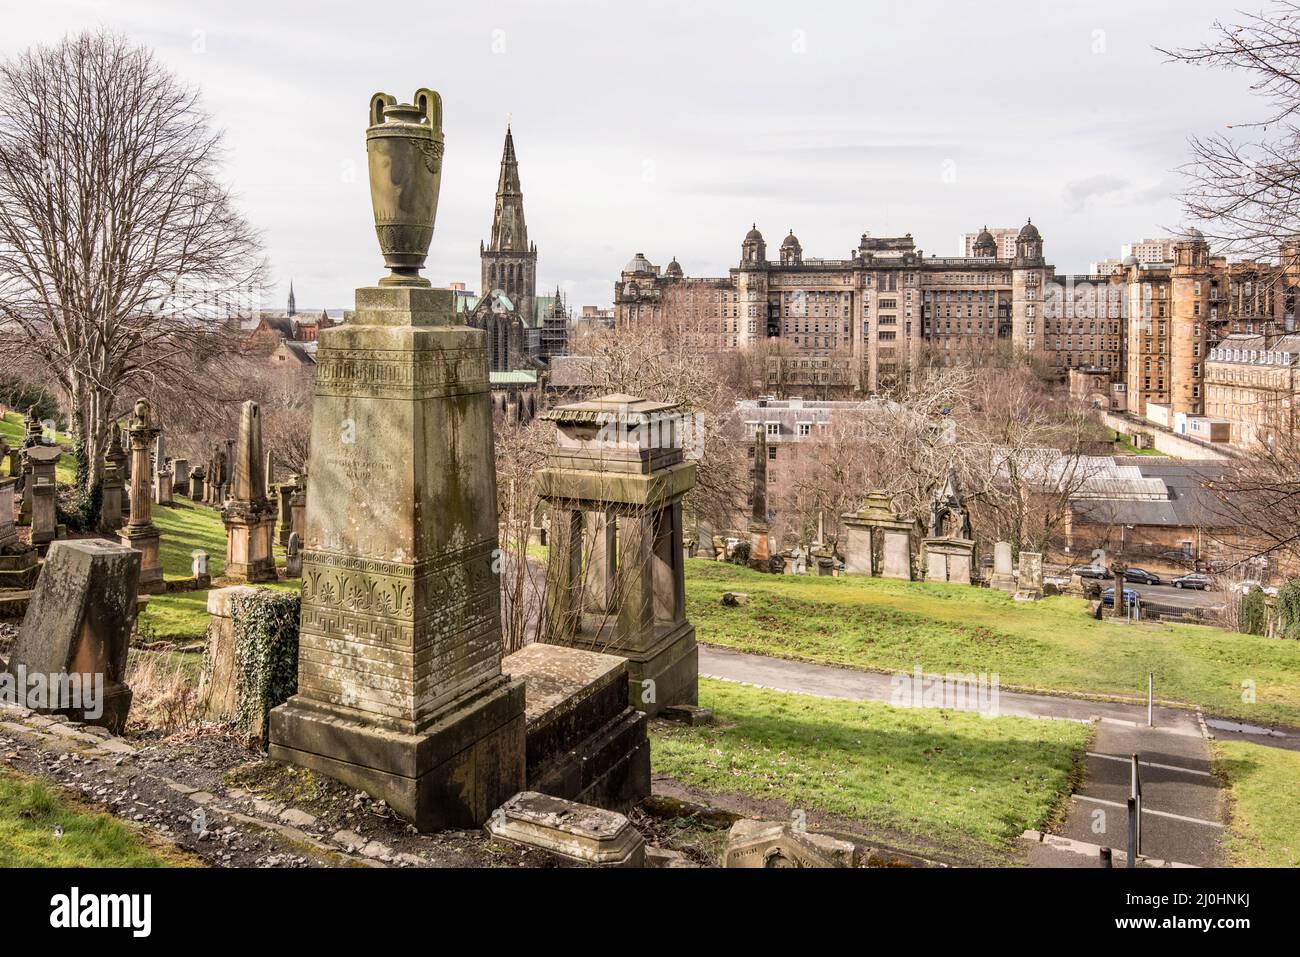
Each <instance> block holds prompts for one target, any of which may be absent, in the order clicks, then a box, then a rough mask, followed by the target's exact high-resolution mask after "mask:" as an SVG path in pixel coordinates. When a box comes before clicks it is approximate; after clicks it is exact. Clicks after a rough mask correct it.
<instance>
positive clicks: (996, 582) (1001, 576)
mask: <svg viewBox="0 0 1300 957" xmlns="http://www.w3.org/2000/svg"><path fill="white" fill-rule="evenodd" d="M989 587H990V588H996V589H997V590H998V591H1005V592H1014V591H1015V590H1016V576H1015V575H1009V574H1006V573H1004V572H994V573H993V575H992V576H991V577H990V578H989Z"/></svg>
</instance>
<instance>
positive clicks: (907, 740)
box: [651, 678, 1092, 852]
mask: <svg viewBox="0 0 1300 957" xmlns="http://www.w3.org/2000/svg"><path fill="white" fill-rule="evenodd" d="M700 704H701V705H703V706H705V707H709V708H713V709H714V712H715V715H716V723H715V724H714V725H711V726H710V725H704V726H700V727H678V726H674V725H668V724H666V723H664V722H656V723H655V724H654V727H653V730H652V738H653V743H652V745H651V754H652V760H653V763H654V770H655V772H656V773H657V774H668V775H671V776H672V777H674V778H676V779H678V780H679V781H682V782H684V783H687V784H691V785H694V786H697V787H701V788H705V789H707V790H710V791H733V792H741V793H744V794H748V795H752V796H754V797H759V798H766V799H776V800H783V801H786V802H788V803H789V804H790V805H791V807H792V808H793V809H804V810H809V811H811V810H816V811H821V812H824V813H827V814H832V815H835V816H838V817H844V818H850V819H853V820H858V821H864V822H867V823H869V824H872V825H876V826H881V827H888V828H892V829H896V830H899V831H904V832H907V833H910V834H915V835H917V836H918V837H925V838H930V839H933V840H937V841H939V842H941V843H942V844H944V845H945V846H949V847H954V848H960V849H963V850H967V851H970V850H974V851H976V852H981V851H982V852H988V851H994V852H1005V851H1006V850H1007V849H1008V848H1009V847H1010V845H1011V842H1012V841H1013V840H1014V839H1015V838H1017V837H1019V836H1020V834H1021V833H1022V832H1024V831H1025V830H1027V829H1030V828H1039V827H1042V826H1044V825H1046V824H1047V822H1048V821H1049V820H1050V819H1052V818H1054V816H1055V815H1056V814H1057V813H1058V812H1059V810H1060V808H1061V802H1062V800H1063V798H1064V795H1065V794H1067V793H1068V792H1069V785H1070V779H1071V774H1072V769H1073V766H1074V760H1075V756H1076V754H1078V753H1081V752H1082V751H1083V750H1084V749H1085V747H1086V745H1087V742H1088V739H1089V737H1090V736H1091V734H1092V728H1091V727H1090V726H1088V725H1083V724H1078V723H1075V722H1072V721H1043V720H1035V719H1031V718H981V717H980V716H979V715H976V714H968V713H963V712H955V711H941V710H936V709H928V708H917V709H911V708H894V707H891V706H889V705H885V704H879V703H876V702H866V701H841V700H836V699H830V698H816V697H811V696H809V695H801V694H791V693H789V692H783V691H771V690H768V689H759V688H751V687H747V686H745V685H739V684H732V683H730V682H725V681H713V680H710V679H707V678H701V679H700Z"/></svg>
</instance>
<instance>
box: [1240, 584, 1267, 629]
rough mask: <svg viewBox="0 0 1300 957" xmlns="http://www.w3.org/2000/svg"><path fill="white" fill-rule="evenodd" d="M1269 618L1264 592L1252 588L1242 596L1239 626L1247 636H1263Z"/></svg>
mask: <svg viewBox="0 0 1300 957" xmlns="http://www.w3.org/2000/svg"><path fill="white" fill-rule="evenodd" d="M1267 616H1268V607H1267V604H1266V602H1265V599H1264V592H1263V590H1262V589H1259V588H1252V589H1251V590H1250V591H1249V592H1247V593H1246V594H1244V595H1242V596H1241V605H1240V606H1239V611H1238V612H1237V619H1238V621H1239V622H1240V625H1239V626H1238V627H1239V628H1240V629H1241V630H1242V631H1243V632H1244V633H1246V634H1247V635H1262V634H1264V627H1265V623H1266V619H1267Z"/></svg>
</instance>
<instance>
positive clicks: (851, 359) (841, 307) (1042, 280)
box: [614, 222, 1119, 397]
mask: <svg viewBox="0 0 1300 957" xmlns="http://www.w3.org/2000/svg"><path fill="white" fill-rule="evenodd" d="M998 252H999V251H998V244H997V241H996V240H995V239H994V237H993V235H992V234H991V233H990V232H989V231H988V230H984V231H981V233H980V234H979V235H978V236H977V238H976V241H975V242H974V243H973V244H972V253H973V255H971V256H956V257H939V256H926V255H924V252H923V251H922V250H919V249H917V248H916V245H915V243H914V242H913V240H912V237H911V235H910V234H908V235H904V236H898V237H873V236H870V235H867V234H863V236H862V238H861V239H860V241H859V243H858V246H857V248H856V249H854V250H852V251H850V253H849V256H848V257H847V258H845V259H813V258H805V257H804V254H803V247H802V246H801V245H800V243H799V240H798V238H797V237H796V236H795V235H794V233H793V231H792V232H791V233H790V234H789V235H788V236H786V237H785V238H784V239H783V240H782V241H781V246H780V250H779V252H778V257H777V259H775V260H771V259H769V258H768V255H767V243H766V242H765V240H764V239H763V235H762V233H760V232H759V231H758V229H757V228H754V229H751V230H750V231H749V233H748V234H746V236H745V238H744V241H743V242H742V243H741V255H740V262H739V264H737V265H736V266H734V267H733V268H732V269H731V270H729V273H728V275H727V276H726V277H725V278H710V279H696V278H687V277H686V276H685V275H684V273H683V270H682V267H681V265H680V264H679V263H678V262H677V261H676V260H675V259H674V260H673V261H672V262H671V263H669V265H668V266H667V268H665V269H664V270H663V271H662V272H661V271H660V269H659V268H658V267H657V266H654V265H652V264H651V263H650V262H649V260H647V259H646V258H645V256H643V255H642V254H640V253H638V254H637V255H636V256H634V257H633V258H632V260H631V261H630V262H629V263H628V264H627V266H626V267H625V268H624V270H623V272H622V274H621V275H620V277H619V282H618V284H617V286H616V287H615V291H614V310H615V321H616V323H617V324H619V325H620V326H624V325H633V324H636V323H639V322H647V321H648V322H668V323H672V324H675V325H676V326H678V327H679V328H680V329H681V330H682V334H683V335H689V336H693V337H694V338H696V339H697V340H698V341H699V343H700V345H701V347H702V348H707V347H712V348H716V349H720V350H725V349H736V348H741V347H748V346H755V345H759V344H763V345H765V346H766V347H767V348H768V349H769V355H768V357H767V374H768V383H769V384H770V385H771V386H773V387H779V388H780V389H782V390H786V389H794V390H805V391H808V392H809V393H811V394H813V395H817V396H819V397H829V396H831V395H834V394H842V393H848V394H862V393H872V392H877V391H884V390H888V389H890V388H892V387H894V386H898V385H901V384H903V383H904V382H905V381H906V379H907V376H908V374H909V373H910V371H911V370H913V369H915V368H916V366H917V364H918V362H919V361H920V360H921V357H922V354H923V352H924V351H926V350H928V351H929V352H930V353H931V356H932V358H933V359H934V360H935V361H938V362H940V363H951V362H953V361H955V360H956V358H957V357H960V356H963V355H968V354H969V352H970V350H971V349H972V348H976V347H978V346H989V345H997V344H999V343H1001V344H1006V345H1011V346H1014V347H1015V348H1017V349H1019V350H1021V351H1024V352H1028V353H1038V354H1042V355H1044V356H1045V357H1046V358H1047V359H1048V361H1049V362H1051V363H1053V364H1055V365H1057V366H1058V367H1059V368H1060V369H1061V372H1062V375H1064V372H1065V370H1066V369H1068V368H1072V367H1074V366H1079V365H1097V364H1102V365H1106V364H1116V363H1117V360H1118V353H1119V330H1118V323H1117V322H1116V323H1110V324H1108V325H1106V324H1104V323H1103V322H1102V320H1101V318H1100V317H1097V316H1094V315H1093V314H1092V313H1091V312H1089V311H1088V310H1087V309H1085V308H1083V307H1080V309H1079V310H1078V316H1079V329H1078V332H1077V333H1076V332H1075V331H1074V325H1075V322H1074V320H1075V317H1076V310H1075V307H1074V304H1073V303H1071V304H1070V305H1069V308H1068V316H1069V320H1068V322H1066V323H1065V324H1062V323H1060V322H1058V323H1054V324H1050V325H1049V324H1048V323H1047V318H1048V316H1049V315H1055V313H1054V312H1052V311H1051V308H1052V307H1051V304H1053V303H1054V302H1055V301H1056V300H1057V299H1060V298H1062V297H1060V296H1058V295H1057V294H1056V293H1055V292H1054V291H1053V290H1054V287H1057V286H1059V284H1060V283H1061V282H1063V281H1064V280H1063V279H1062V278H1058V277H1057V276H1056V275H1055V269H1054V268H1053V267H1052V266H1050V265H1048V264H1047V262H1046V260H1045V259H1044V257H1043V238H1042V236H1041V234H1040V233H1039V231H1038V227H1036V226H1034V225H1033V223H1032V222H1029V223H1026V224H1025V225H1024V226H1023V227H1022V228H1021V229H1020V231H1019V233H1018V234H1017V236H1016V242H1015V255H1014V256H1013V257H1011V258H1003V257H1000V256H999V254H998ZM1094 308H1095V307H1094ZM1116 308H1117V310H1118V304H1117V306H1116ZM1061 311H1062V314H1064V313H1065V310H1064V309H1062V310H1061ZM1085 316H1087V317H1088V321H1085V320H1084V317H1085ZM1103 325H1105V328H1103ZM1067 326H1068V328H1069V329H1070V330H1071V331H1070V333H1069V334H1068V335H1050V334H1049V333H1054V332H1059V331H1062V330H1064V329H1065V328H1067Z"/></svg>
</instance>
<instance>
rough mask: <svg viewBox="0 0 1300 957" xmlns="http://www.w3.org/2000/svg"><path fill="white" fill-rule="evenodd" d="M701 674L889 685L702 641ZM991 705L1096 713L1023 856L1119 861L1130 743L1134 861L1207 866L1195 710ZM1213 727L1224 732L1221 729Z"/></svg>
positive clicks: (1208, 780)
mask: <svg viewBox="0 0 1300 957" xmlns="http://www.w3.org/2000/svg"><path fill="white" fill-rule="evenodd" d="M700 674H701V675H702V676H706V677H710V678H718V679H721V680H723V681H736V682H742V683H744V684H749V685H754V686H757V687H762V688H772V689H775V690H780V691H795V692H800V693H802V694H810V695H817V696H820V697H827V698H845V699H849V700H855V701H883V702H889V701H891V699H892V697H893V689H894V685H893V681H892V676H891V675H888V674H879V673H876V672H869V671H854V670H851V669H848V668H836V667H833V666H829V665H818V664H810V663H807V662H801V661H788V660H785V659H781V658H768V657H765V656H763V655H752V654H746V653H744V652H739V651H731V650H729V649H726V648H718V647H713V646H708V645H701V646H700ZM970 710H974V708H973V707H972V708H971V709H970ZM998 713H999V715H1003V716H1006V715H1011V716H1020V717H1030V718H1047V719H1055V720H1064V721H1095V722H1096V723H1097V734H1096V736H1095V739H1094V741H1093V744H1092V750H1091V751H1089V752H1088V754H1087V755H1086V756H1085V768H1086V774H1085V779H1084V785H1083V788H1082V790H1080V791H1079V792H1078V793H1076V794H1074V795H1072V796H1071V798H1070V809H1069V812H1068V814H1067V817H1066V820H1065V824H1064V826H1063V827H1062V828H1061V829H1060V833H1059V834H1056V835H1051V836H1047V837H1044V836H1042V835H1038V834H1037V833H1036V832H1029V833H1027V834H1026V836H1025V844H1026V847H1027V850H1028V859H1029V863H1030V864H1031V865H1034V866H1040V867H1097V866H1099V863H1098V862H1099V849H1100V848H1101V847H1102V846H1106V847H1111V848H1112V849H1113V860H1114V866H1116V867H1121V866H1123V865H1124V862H1125V860H1126V858H1125V857H1124V848H1125V847H1126V846H1127V841H1128V838H1127V828H1128V823H1127V815H1128V811H1127V800H1128V796H1129V789H1130V775H1131V758H1130V756H1131V755H1132V754H1133V753H1134V752H1136V753H1137V754H1138V755H1139V762H1140V764H1139V768H1140V777H1141V782H1142V797H1143V805H1142V809H1143V815H1142V817H1143V823H1142V857H1143V858H1144V859H1145V860H1144V861H1143V862H1142V866H1175V865H1179V864H1181V865H1191V866H1198V867H1207V866H1213V865H1215V864H1217V863H1220V857H1219V850H1218V847H1219V839H1220V837H1221V835H1222V830H1223V811H1222V794H1221V792H1220V788H1219V782H1218V779H1217V778H1215V777H1214V776H1213V775H1212V774H1211V772H1210V747H1209V740H1208V739H1207V737H1206V732H1205V727H1204V724H1203V722H1202V720H1201V715H1200V714H1199V713H1198V712H1194V711H1187V710H1185V709H1182V708H1163V707H1157V708H1155V709H1154V712H1153V718H1154V723H1155V727H1153V728H1148V727H1147V726H1146V707H1145V705H1142V704H1136V703H1135V704H1126V703H1122V702H1107V701H1088V700H1084V699H1081V698H1067V697H1060V696H1052V695H1039V694H1025V693H1022V692H1012V691H999V694H998ZM1220 736H1221V737H1227V736H1229V735H1228V734H1224V733H1222V732H1221V733H1220ZM1233 736H1235V735H1233ZM1242 737H1245V735H1242ZM1296 738H1297V736H1296V735H1295V734H1294V733H1292V734H1290V735H1286V734H1282V733H1278V734H1277V735H1275V736H1273V737H1268V736H1262V737H1261V736H1257V735H1250V736H1249V740H1252V741H1255V742H1256V743H1259V744H1266V745H1271V746H1276V747H1294V744H1295V741H1296Z"/></svg>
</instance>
